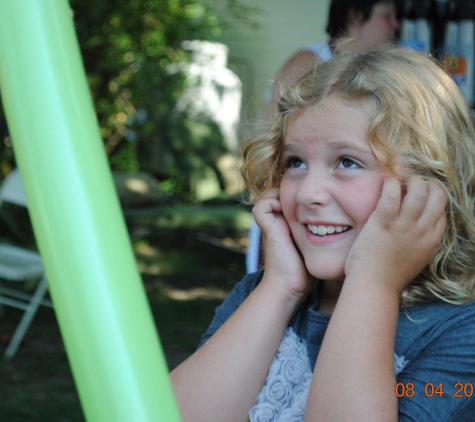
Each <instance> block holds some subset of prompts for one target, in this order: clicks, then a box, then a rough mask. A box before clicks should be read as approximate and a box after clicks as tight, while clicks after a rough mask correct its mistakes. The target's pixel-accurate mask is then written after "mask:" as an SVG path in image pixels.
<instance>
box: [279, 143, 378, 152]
mask: <svg viewBox="0 0 475 422" xmlns="http://www.w3.org/2000/svg"><path fill="white" fill-rule="evenodd" d="M361 143H362V142H351V141H328V143H327V145H328V146H329V147H331V148H333V149H334V150H336V151H342V150H352V151H358V152H360V153H363V154H373V151H372V150H371V148H370V147H369V146H366V145H361ZM299 150H300V147H299V144H298V143H297V142H295V143H294V142H290V143H285V144H284V147H283V149H282V152H284V153H290V152H297V151H299Z"/></svg>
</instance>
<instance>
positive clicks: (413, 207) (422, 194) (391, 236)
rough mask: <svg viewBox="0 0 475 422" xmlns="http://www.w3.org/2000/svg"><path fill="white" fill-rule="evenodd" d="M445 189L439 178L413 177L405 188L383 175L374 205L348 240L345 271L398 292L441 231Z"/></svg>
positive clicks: (417, 269) (414, 274)
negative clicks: (354, 238) (356, 234)
mask: <svg viewBox="0 0 475 422" xmlns="http://www.w3.org/2000/svg"><path fill="white" fill-rule="evenodd" d="M446 204H447V194H446V192H445V191H444V190H443V188H442V186H441V184H440V182H438V181H436V180H434V179H432V180H424V179H422V178H421V177H413V178H411V179H410V180H409V181H408V182H407V186H406V189H405V192H404V190H403V189H402V187H401V185H400V183H399V182H398V181H397V180H396V179H395V178H393V177H387V178H386V179H385V182H384V185H383V189H382V193H381V198H380V200H379V202H378V205H377V206H376V209H375V210H374V212H373V213H372V214H371V216H370V218H369V219H368V222H367V223H366V225H365V226H364V228H363V230H362V231H361V233H360V234H359V236H358V238H357V239H356V241H355V243H354V244H353V246H352V248H351V250H350V253H349V255H348V259H347V261H346V266H345V272H346V277H347V278H348V276H349V274H364V276H365V278H367V279H368V278H370V279H371V280H375V281H376V282H377V283H385V284H386V285H389V286H390V287H392V288H394V289H395V291H396V292H397V293H399V294H400V293H401V292H402V290H403V289H404V287H406V286H407V285H409V284H410V283H411V282H412V281H413V280H414V279H415V278H416V277H417V276H418V275H419V274H420V273H421V272H422V270H423V269H424V268H425V267H426V266H427V265H428V264H429V262H430V260H431V259H432V257H433V256H434V254H435V253H436V252H437V250H438V249H439V246H440V243H441V241H442V238H443V236H444V233H445V229H446V226H447V219H446V213H445V207H446Z"/></svg>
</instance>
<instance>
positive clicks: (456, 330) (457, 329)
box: [200, 271, 475, 422]
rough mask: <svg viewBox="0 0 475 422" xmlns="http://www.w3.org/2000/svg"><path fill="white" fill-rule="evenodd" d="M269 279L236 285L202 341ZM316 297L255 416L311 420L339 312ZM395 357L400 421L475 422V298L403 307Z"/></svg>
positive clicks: (291, 331) (284, 347)
mask: <svg viewBox="0 0 475 422" xmlns="http://www.w3.org/2000/svg"><path fill="white" fill-rule="evenodd" d="M261 278H262V271H259V272H256V273H253V274H249V275H247V276H246V277H244V278H243V280H241V282H239V283H238V284H236V286H235V287H234V289H233V291H232V292H231V293H230V294H229V295H228V297H227V298H226V300H225V301H224V302H223V304H222V305H221V306H219V307H218V308H217V309H216V314H215V317H214V319H213V320H212V322H211V324H210V326H209V328H208V330H207V332H206V333H205V334H204V335H203V338H202V341H201V343H200V345H202V344H203V343H205V342H206V341H207V340H208V339H209V338H210V337H211V336H212V335H213V333H215V332H216V331H217V330H218V329H219V327H220V326H221V325H222V324H224V322H225V321H226V320H227V319H228V318H229V317H230V316H231V315H232V314H233V313H234V311H235V310H236V309H237V308H238V307H239V306H240V304H241V303H242V302H243V301H244V300H245V299H246V298H247V297H248V296H249V294H250V293H251V292H252V290H253V289H254V288H255V287H256V286H257V284H258V283H259V282H260V280H261ZM316 303H318V298H315V296H314V297H313V298H309V299H308V300H307V301H306V302H304V304H303V305H302V306H301V307H300V309H299V310H298V312H297V313H296V315H295V316H294V318H293V319H292V321H291V323H290V325H289V327H288V329H287V330H286V332H285V334H284V338H283V341H282V344H281V347H280V348H279V350H278V352H277V355H276V358H275V359H274V362H273V364H272V366H271V368H270V370H269V376H268V378H267V380H266V383H265V384H264V387H263V390H262V392H261V394H260V395H259V397H258V398H257V399H256V406H255V407H254V408H252V409H251V412H250V418H251V421H254V420H256V421H257V420H269V421H275V422H277V421H285V420H292V421H294V420H295V421H297V420H302V419H303V413H302V412H303V411H304V409H305V404H306V397H307V395H308V386H309V384H310V379H311V371H312V370H313V368H314V366H315V362H316V360H317V356H318V353H319V350H320V347H321V344H322V341H323V337H324V335H325V332H326V329H327V327H328V323H329V321H330V317H331V316H330V315H328V314H323V313H320V312H318V311H317V310H316V306H315V305H316ZM348 347H351V345H348ZM289 350H290V352H289ZM355 353H358V350H355ZM394 360H395V362H394V366H395V372H396V374H397V383H398V384H397V390H396V391H395V394H396V393H397V395H398V396H400V397H399V421H400V422H401V421H404V422H405V421H414V422H430V421H434V422H446V421H447V422H448V421H453V422H473V421H475V302H471V303H469V304H466V305H451V304H448V303H445V302H442V301H440V302H433V303H429V304H424V305H420V306H415V307H411V308H409V309H406V310H401V312H400V315H399V323H398V329H397V335H396V343H395V356H394ZM296 362H297V363H296ZM294 381H295V382H294ZM304 384H305V388H304V387H303V385H304ZM305 389H307V391H306V392H305V391H303V390H305ZM361 394H364V391H362V392H361ZM299 415H301V419H299Z"/></svg>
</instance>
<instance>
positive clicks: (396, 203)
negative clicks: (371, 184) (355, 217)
mask: <svg viewBox="0 0 475 422" xmlns="http://www.w3.org/2000/svg"><path fill="white" fill-rule="evenodd" d="M401 196H402V192H401V185H400V183H399V181H398V180H397V179H395V178H394V177H391V176H387V177H386V178H385V179H384V184H383V189H382V191H381V198H380V199H379V202H378V205H377V206H376V209H375V211H374V212H375V216H376V218H377V219H378V220H379V221H380V222H381V223H382V224H383V225H387V224H390V223H391V222H392V221H394V220H395V219H396V218H397V216H398V215H399V209H400V205H401Z"/></svg>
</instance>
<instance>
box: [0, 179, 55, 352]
mask: <svg viewBox="0 0 475 422" xmlns="http://www.w3.org/2000/svg"><path fill="white" fill-rule="evenodd" d="M5 202H9V203H13V204H16V205H19V206H23V207H27V206H28V204H27V200H26V196H25V191H24V189H23V184H22V182H21V178H20V173H19V172H18V170H13V171H12V172H11V173H10V174H9V175H8V176H7V177H6V178H5V180H4V181H3V183H2V185H1V186H0V208H1V207H2V206H3V205H4V203H5ZM0 279H4V280H8V281H12V282H24V281H29V280H32V279H38V280H40V281H39V283H38V285H37V287H36V290H35V291H34V292H33V294H29V293H26V292H24V291H21V289H18V290H17V289H12V288H7V287H4V286H0V306H1V305H6V306H11V307H14V308H18V309H22V310H23V311H24V313H23V315H22V317H21V319H20V322H19V323H18V325H17V327H16V329H15V332H14V333H13V336H12V339H11V341H10V343H9V344H8V346H7V348H6V350H5V356H6V357H7V358H11V357H13V356H14V354H15V352H16V350H17V348H18V346H19V345H20V343H21V341H22V339H23V337H24V336H25V334H26V332H27V330H28V328H29V327H30V324H31V321H32V320H33V317H34V316H35V314H36V311H37V310H38V307H39V306H40V305H44V306H48V307H51V308H52V307H53V305H52V303H51V302H50V301H49V300H46V299H45V294H46V291H47V289H48V285H47V281H46V277H45V274H44V269H43V264H42V261H41V257H40V255H39V254H38V253H37V252H34V251H31V250H28V249H25V248H22V247H19V246H15V245H12V244H9V243H5V242H3V241H0Z"/></svg>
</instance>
